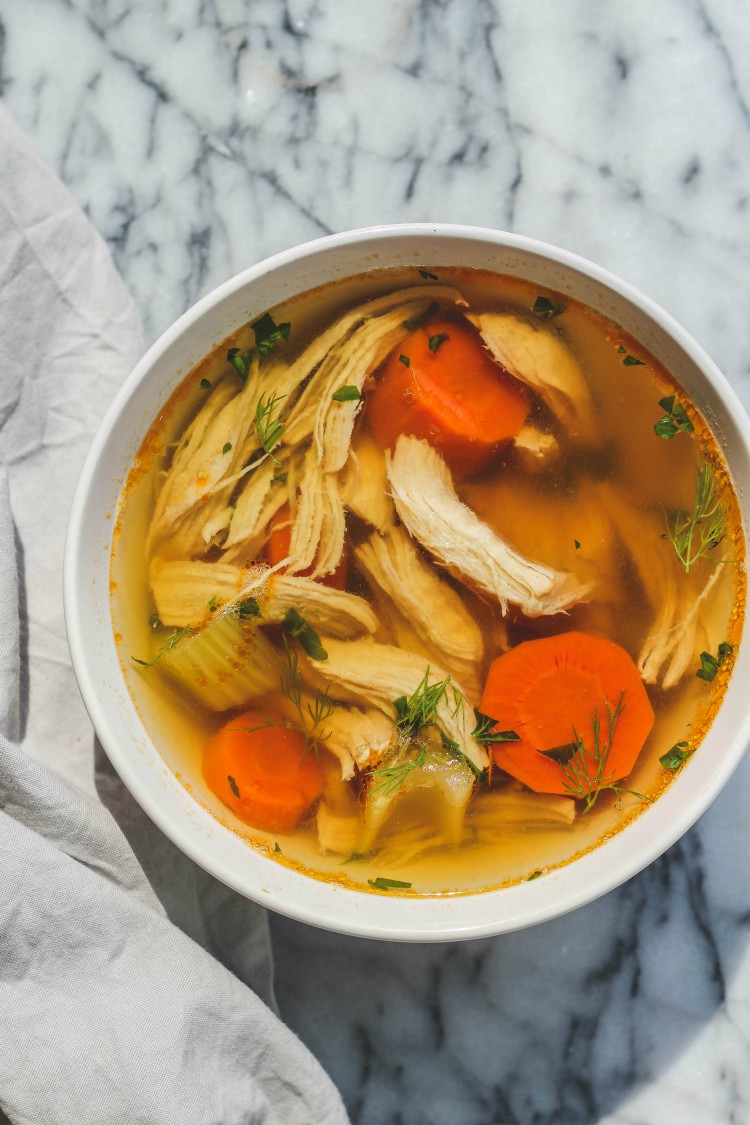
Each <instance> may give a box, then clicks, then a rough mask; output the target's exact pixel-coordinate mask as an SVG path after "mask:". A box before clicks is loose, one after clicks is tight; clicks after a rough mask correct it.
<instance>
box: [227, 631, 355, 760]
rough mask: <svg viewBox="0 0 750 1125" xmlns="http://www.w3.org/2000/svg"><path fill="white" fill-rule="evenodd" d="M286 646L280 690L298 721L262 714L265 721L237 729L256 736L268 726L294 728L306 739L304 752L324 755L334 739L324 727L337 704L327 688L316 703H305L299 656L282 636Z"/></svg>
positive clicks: (315, 699)
mask: <svg viewBox="0 0 750 1125" xmlns="http://www.w3.org/2000/svg"><path fill="white" fill-rule="evenodd" d="M282 644H283V648H284V651H283V654H282V657H281V674H280V676H279V688H280V690H281V693H282V695H284V696H286V698H287V699H288V700H289V702H290V703H291V704H292V706H293V707H294V710H295V711H296V712H297V722H295V723H291V722H287V721H286V720H284V719H279V718H278V717H277V716H275V715H269V714H268V713H267V712H261V715H262V719H263V721H262V722H259V723H256V724H255V725H254V726H252V727H237V728H236V729H237V730H244V731H247V732H248V734H253V733H254V732H255V731H257V730H267V729H268V727H293V728H294V729H295V730H299V731H301V733H302V734H303V735H304V736H305V749H304V753H305V754H307V753H309V751H310V750H313V751H314V752H315V755H316V756H317V755H318V754H319V752H320V745H321V743H324V742H327V740H328V739H329V738H330V737H331V732H330V731H324V730H322V729H321V728H322V725H323V723H324V722H325V721H326V719H330V717H331V715H332V714H333V703H332V701H331V697H330V695H329V694H328V689H327V688H326V690H325V691H320V689H318V690H316V692H315V695H314V697H313V701H312V703H306V702H305V701H304V700H303V698H302V686H303V685H302V676H301V674H300V670H299V657H298V656H297V653H296V652H295V651H294V649H293V648H292V647H291V646H290V644H289V641H288V640H287V638H286V637H285V636H284V637H282Z"/></svg>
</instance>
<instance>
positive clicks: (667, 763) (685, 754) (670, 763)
mask: <svg viewBox="0 0 750 1125" xmlns="http://www.w3.org/2000/svg"><path fill="white" fill-rule="evenodd" d="M694 753H695V747H693V749H692V750H688V743H687V742H675V744H674V746H673V747H672V749H671V750H668V751H667V752H666V754H662V756H661V758H659V761H660V762H661V764H662V765H663V766H664V769H665V770H672V771H673V772H674V771H675V770H678V769H679V768H680V766H681V765H682V764H683V763H684V762H686V761H687V760H688V758H691V757H692V756H693V754H694Z"/></svg>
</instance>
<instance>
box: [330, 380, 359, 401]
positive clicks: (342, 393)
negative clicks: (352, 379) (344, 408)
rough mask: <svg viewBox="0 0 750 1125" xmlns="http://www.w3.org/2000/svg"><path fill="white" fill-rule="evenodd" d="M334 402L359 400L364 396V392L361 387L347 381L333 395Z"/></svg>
mask: <svg viewBox="0 0 750 1125" xmlns="http://www.w3.org/2000/svg"><path fill="white" fill-rule="evenodd" d="M331 398H332V399H333V401H334V402H359V400H360V399H361V398H362V392H361V390H360V389H359V387H355V386H354V385H353V384H352V383H346V384H345V385H344V386H343V387H339V389H338V390H337V391H334V392H333V394H332V395H331Z"/></svg>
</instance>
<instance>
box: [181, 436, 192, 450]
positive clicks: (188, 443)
mask: <svg viewBox="0 0 750 1125" xmlns="http://www.w3.org/2000/svg"><path fill="white" fill-rule="evenodd" d="M189 445H190V438H189V437H186V438H185V440H184V441H183V443H182V448H183V449H187V447H188V446H189Z"/></svg>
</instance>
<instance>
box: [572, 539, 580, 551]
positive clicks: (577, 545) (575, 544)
mask: <svg viewBox="0 0 750 1125" xmlns="http://www.w3.org/2000/svg"><path fill="white" fill-rule="evenodd" d="M573 545H574V546H575V549H576V551H580V549H581V544H580V543H579V542H578V540H577V539H574V540H573Z"/></svg>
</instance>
